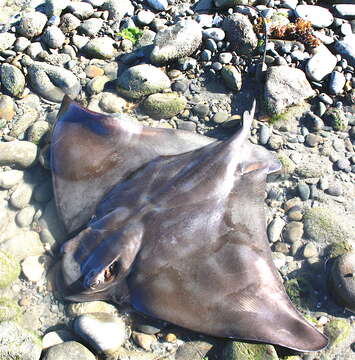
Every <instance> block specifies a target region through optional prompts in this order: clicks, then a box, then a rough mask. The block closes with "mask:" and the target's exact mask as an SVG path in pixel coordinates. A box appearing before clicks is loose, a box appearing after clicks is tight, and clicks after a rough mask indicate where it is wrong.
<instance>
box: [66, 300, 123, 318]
mask: <svg viewBox="0 0 355 360" xmlns="http://www.w3.org/2000/svg"><path fill="white" fill-rule="evenodd" d="M67 313H68V315H69V316H72V317H76V316H79V315H83V314H89V313H105V314H111V315H117V309H116V308H115V306H113V305H111V304H109V303H107V302H105V301H90V302H85V303H72V304H69V305H68V307H67Z"/></svg>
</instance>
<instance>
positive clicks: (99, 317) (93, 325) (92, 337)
mask: <svg viewBox="0 0 355 360" xmlns="http://www.w3.org/2000/svg"><path fill="white" fill-rule="evenodd" d="M74 330H75V332H76V333H77V334H78V335H79V336H80V337H82V338H83V339H85V340H86V341H87V342H88V343H89V344H90V345H91V346H92V347H93V348H94V349H96V350H97V351H98V352H104V353H106V354H112V353H114V352H115V351H117V349H118V348H119V347H120V346H121V345H122V344H123V342H124V340H125V337H126V327H125V323H124V322H123V320H122V319H120V318H118V317H116V316H114V315H111V314H107V313H92V314H84V315H80V316H79V317H77V318H76V319H75V322H74Z"/></svg>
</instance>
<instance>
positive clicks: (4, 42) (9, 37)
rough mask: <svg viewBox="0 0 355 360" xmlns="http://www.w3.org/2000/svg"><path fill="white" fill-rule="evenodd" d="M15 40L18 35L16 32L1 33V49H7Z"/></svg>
mask: <svg viewBox="0 0 355 360" xmlns="http://www.w3.org/2000/svg"><path fill="white" fill-rule="evenodd" d="M15 41H16V36H15V35H14V34H11V33H8V32H4V33H0V51H4V50H7V49H8V48H10V47H11V46H12V45H13V44H14V42H15Z"/></svg>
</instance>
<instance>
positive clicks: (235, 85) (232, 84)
mask: <svg viewBox="0 0 355 360" xmlns="http://www.w3.org/2000/svg"><path fill="white" fill-rule="evenodd" d="M221 75H222V78H223V80H224V82H225V83H226V85H227V86H228V87H229V88H230V89H231V90H234V91H239V90H240V89H241V87H242V74H241V72H240V70H239V69H237V68H236V67H235V66H233V65H225V66H223V68H222V70H221Z"/></svg>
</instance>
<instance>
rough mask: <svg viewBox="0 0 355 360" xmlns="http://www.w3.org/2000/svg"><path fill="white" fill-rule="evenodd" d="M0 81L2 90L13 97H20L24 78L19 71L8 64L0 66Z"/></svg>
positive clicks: (23, 86)
mask: <svg viewBox="0 0 355 360" xmlns="http://www.w3.org/2000/svg"><path fill="white" fill-rule="evenodd" d="M0 80H1V85H2V87H3V89H4V90H5V91H6V92H8V93H9V94H10V95H12V96H14V97H18V96H20V95H21V94H22V92H23V90H24V88H25V77H24V76H23V74H22V72H21V70H20V69H18V68H17V67H16V66H13V65H10V64H6V63H4V64H2V65H1V68H0Z"/></svg>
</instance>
